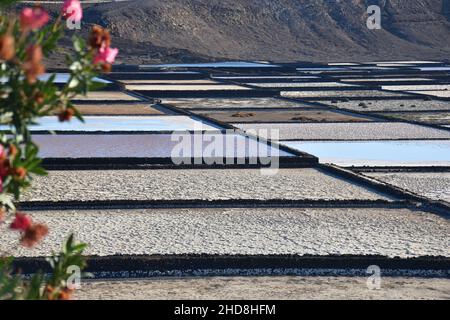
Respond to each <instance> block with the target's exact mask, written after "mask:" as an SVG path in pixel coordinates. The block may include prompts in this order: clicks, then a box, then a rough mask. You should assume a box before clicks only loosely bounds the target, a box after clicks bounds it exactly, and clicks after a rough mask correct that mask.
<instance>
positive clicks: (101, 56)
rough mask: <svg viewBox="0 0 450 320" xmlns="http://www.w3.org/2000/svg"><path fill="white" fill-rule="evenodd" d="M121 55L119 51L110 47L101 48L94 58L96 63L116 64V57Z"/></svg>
mask: <svg viewBox="0 0 450 320" xmlns="http://www.w3.org/2000/svg"><path fill="white" fill-rule="evenodd" d="M118 53H119V49H117V48H114V49H113V48H110V47H106V46H103V47H101V48H100V49H99V50H98V52H97V55H96V56H95V57H94V63H95V64H97V63H110V64H112V63H114V61H115V60H116V56H117V54H118Z"/></svg>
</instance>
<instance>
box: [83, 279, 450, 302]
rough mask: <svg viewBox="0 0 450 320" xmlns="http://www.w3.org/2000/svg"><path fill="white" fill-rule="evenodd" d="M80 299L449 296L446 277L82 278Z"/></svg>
mask: <svg viewBox="0 0 450 320" xmlns="http://www.w3.org/2000/svg"><path fill="white" fill-rule="evenodd" d="M75 299H80V300H102V299H105V300H116V299H117V300H135V299H136V300H146V299H148V300H153V299H156V300H169V299H174V300H178V299H180V300H189V299H192V300H195V299H198V300H203V299H206V300H210V299H211V300H303V299H307V300H309V299H326V300H337V299H358V300H359V299H364V300H377V299H389V300H392V299H393V300H404V299H405V300H406V299H413V300H422V299H433V300H435V299H438V300H449V299H450V280H449V279H439V278H432V279H422V278H401V277H395V278H394V277H393V278H391V277H385V278H382V282H381V289H380V290H369V289H368V287H367V278H365V277H214V278H204V277H203V278H170V279H168V278H159V279H141V280H129V281H95V282H94V281H93V282H83V283H82V287H81V289H80V290H78V291H77V292H76V294H75Z"/></svg>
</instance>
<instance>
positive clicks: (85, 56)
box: [0, 0, 118, 299]
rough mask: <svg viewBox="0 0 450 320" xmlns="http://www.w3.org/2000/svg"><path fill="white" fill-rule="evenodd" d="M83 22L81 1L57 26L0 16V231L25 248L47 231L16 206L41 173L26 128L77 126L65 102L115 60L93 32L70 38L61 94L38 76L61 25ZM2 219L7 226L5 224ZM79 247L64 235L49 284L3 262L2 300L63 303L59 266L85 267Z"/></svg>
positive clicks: (69, 2) (31, 12) (29, 15)
mask: <svg viewBox="0 0 450 320" xmlns="http://www.w3.org/2000/svg"><path fill="white" fill-rule="evenodd" d="M2 1H3V0H2ZM6 2H7V3H8V4H9V3H12V2H14V1H11V0H8V1H6ZM3 4H5V2H4V3H3ZM82 16H83V12H82V7H81V4H80V2H79V0H66V1H64V4H63V6H62V9H61V13H60V14H59V16H58V17H56V19H52V17H51V16H50V15H49V13H48V12H47V11H46V10H45V9H44V8H42V7H40V6H33V7H25V8H23V9H22V10H21V12H20V13H19V14H18V15H14V14H6V13H2V14H0V125H1V129H0V227H2V226H3V227H4V226H7V227H8V226H9V229H10V230H11V231H15V232H20V242H21V244H22V245H23V246H26V247H32V246H34V245H36V244H37V243H38V242H40V241H41V240H42V239H43V238H44V237H45V236H46V235H47V233H48V231H49V230H48V227H47V226H46V225H44V224H41V223H35V222H34V221H33V220H32V219H31V217H30V216H28V215H26V214H24V213H22V212H17V210H16V207H15V203H16V202H18V201H19V200H20V196H21V193H22V191H23V190H24V189H25V188H27V187H28V186H30V184H31V182H32V179H33V175H45V174H46V172H45V170H44V168H43V167H42V166H41V162H42V160H41V159H40V158H39V157H38V150H39V149H38V146H37V145H36V144H35V143H34V142H33V140H32V137H31V133H30V131H29V125H31V124H35V123H37V120H38V119H39V118H40V117H43V116H50V115H56V116H57V117H58V119H59V121H61V122H64V121H70V120H71V119H72V117H74V116H75V117H76V118H78V119H79V120H80V121H83V119H82V116H81V115H80V113H79V112H78V110H77V109H76V108H75V106H74V105H73V103H72V102H71V100H72V99H73V98H75V97H76V96H78V95H86V94H87V92H88V91H89V90H94V89H98V88H100V87H101V85H100V84H99V83H97V82H95V81H94V80H95V76H96V75H97V73H98V72H100V71H104V72H106V71H110V70H111V64H112V63H113V62H114V60H115V57H116V55H117V53H118V50H117V49H113V48H111V38H110V35H109V33H108V31H107V30H105V29H103V28H101V27H99V26H95V27H93V29H92V32H91V35H90V39H89V41H88V43H86V42H85V41H84V40H83V39H82V38H80V37H78V36H74V37H73V49H74V50H73V53H72V54H71V55H68V56H67V57H66V61H67V65H68V69H69V77H68V80H67V82H66V83H65V84H64V85H63V86H62V87H61V86H57V85H56V84H55V75H51V76H49V77H46V76H45V75H44V73H45V65H44V62H43V61H44V58H45V57H49V56H50V55H51V53H53V52H54V51H55V50H56V49H57V44H58V40H59V39H61V37H62V36H63V32H64V28H65V23H64V21H69V20H71V22H73V21H75V22H80V21H81V19H82ZM8 220H12V221H10V222H8V223H6V222H7V221H8ZM84 247H85V245H84V244H80V245H77V244H75V243H74V241H73V236H70V237H69V239H68V241H67V243H66V244H65V245H64V250H63V252H62V253H61V254H60V255H59V256H58V263H53V264H52V266H53V276H52V277H51V278H50V280H48V279H45V277H43V276H42V275H40V274H36V275H35V276H34V277H33V278H32V280H31V281H29V282H23V281H21V280H20V279H21V278H20V277H18V276H14V275H12V274H11V270H10V269H11V267H10V266H11V261H10V260H4V261H3V260H2V262H0V299H2V298H30V299H31V298H32V299H63V298H67V297H68V296H69V294H70V292H71V291H70V288H68V287H67V283H66V277H67V275H66V274H65V270H62V269H61V268H62V267H61V266H65V267H67V266H68V265H67V262H69V261H71V262H73V263H75V265H77V266H79V267H83V266H84V261H83V259H82V258H81V254H82V251H83V249H84ZM52 259H55V257H53V258H52ZM0 260H1V258H0ZM51 261H53V262H55V261H54V260H51ZM58 268H59V269H58Z"/></svg>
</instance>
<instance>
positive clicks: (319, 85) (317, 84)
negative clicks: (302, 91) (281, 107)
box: [247, 82, 356, 88]
mask: <svg viewBox="0 0 450 320" xmlns="http://www.w3.org/2000/svg"><path fill="white" fill-rule="evenodd" d="M247 84H248V85H251V86H255V87H260V88H283V87H284V88H288V87H290V88H313V87H315V88H329V87H331V88H333V87H356V85H353V84H346V83H341V82H277V83H274V82H268V83H247Z"/></svg>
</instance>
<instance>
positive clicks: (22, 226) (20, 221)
mask: <svg viewBox="0 0 450 320" xmlns="http://www.w3.org/2000/svg"><path fill="white" fill-rule="evenodd" d="M32 224H33V222H32V221H31V217H30V216H28V215H26V214H23V213H16V217H15V218H14V221H13V222H12V223H11V225H10V228H11V229H13V230H18V231H27V230H28V229H30V228H31V226H32Z"/></svg>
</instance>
